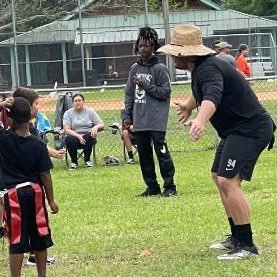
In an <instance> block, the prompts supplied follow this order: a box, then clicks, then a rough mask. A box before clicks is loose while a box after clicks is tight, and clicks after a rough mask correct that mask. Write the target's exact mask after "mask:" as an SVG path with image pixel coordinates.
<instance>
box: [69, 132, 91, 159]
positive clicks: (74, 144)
mask: <svg viewBox="0 0 277 277" xmlns="http://www.w3.org/2000/svg"><path fill="white" fill-rule="evenodd" d="M83 137H84V140H85V141H86V144H84V145H83V144H81V143H80V141H79V140H78V139H77V138H76V137H74V136H70V135H67V136H66V137H65V145H66V149H67V151H68V153H69V156H70V158H71V162H72V163H75V164H78V161H77V150H78V149H84V159H85V162H88V161H89V160H90V156H91V152H92V147H93V145H94V144H96V139H95V138H92V136H91V134H90V133H87V134H84V136H83Z"/></svg>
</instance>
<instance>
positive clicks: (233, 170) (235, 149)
mask: <svg viewBox="0 0 277 277" xmlns="http://www.w3.org/2000/svg"><path fill="white" fill-rule="evenodd" d="M269 141H270V138H269V136H267V135H266V136H265V137H263V138H262V137H260V138H249V137H243V136H239V135H229V136H228V137H227V138H226V139H222V140H221V141H220V143H219V145H218V147H217V150H216V153H215V158H214V163H213V165H212V169H211V171H212V172H213V173H217V175H218V176H222V177H225V178H233V177H235V176H236V175H237V174H239V175H240V176H241V178H242V179H244V180H246V181H250V180H251V177H252V173H253V170H254V167H255V165H256V162H257V160H258V157H259V155H260V154H261V152H262V151H263V150H264V149H265V148H266V146H267V145H268V143H269Z"/></svg>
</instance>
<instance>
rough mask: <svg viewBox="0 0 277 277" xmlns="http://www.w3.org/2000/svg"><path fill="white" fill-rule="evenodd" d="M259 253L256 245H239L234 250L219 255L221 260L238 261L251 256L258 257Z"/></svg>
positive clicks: (218, 257)
mask: <svg viewBox="0 0 277 277" xmlns="http://www.w3.org/2000/svg"><path fill="white" fill-rule="evenodd" d="M258 255H259V253H258V249H257V247H256V246H255V245H253V246H252V247H251V246H244V247H242V246H237V247H236V248H235V249H234V250H232V251H230V252H228V253H226V254H222V255H219V256H217V259H218V260H220V261H236V260H244V259H250V258H256V257H257V256H258Z"/></svg>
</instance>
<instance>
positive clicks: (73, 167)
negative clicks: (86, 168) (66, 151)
mask: <svg viewBox="0 0 277 277" xmlns="http://www.w3.org/2000/svg"><path fill="white" fill-rule="evenodd" d="M77 168H78V165H77V164H75V163H71V164H70V166H69V170H74V169H77Z"/></svg>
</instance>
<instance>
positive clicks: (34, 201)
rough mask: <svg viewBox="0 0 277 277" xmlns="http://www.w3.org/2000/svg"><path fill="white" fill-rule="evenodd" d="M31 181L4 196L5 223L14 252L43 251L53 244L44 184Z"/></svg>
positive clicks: (10, 245)
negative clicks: (41, 185) (42, 186)
mask: <svg viewBox="0 0 277 277" xmlns="http://www.w3.org/2000/svg"><path fill="white" fill-rule="evenodd" d="M30 184H31V185H28V186H24V187H20V188H12V189H9V190H8V191H7V193H5V195H4V222H5V227H6V229H7V234H8V238H9V247H10V253H11V254H20V253H27V252H30V251H31V250H34V251H43V250H46V249H47V248H49V247H51V246H52V245H53V242H52V239H51V231H50V228H49V222H48V215H47V210H46V207H45V196H44V191H43V189H42V188H41V187H40V185H38V184H33V183H30Z"/></svg>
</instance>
